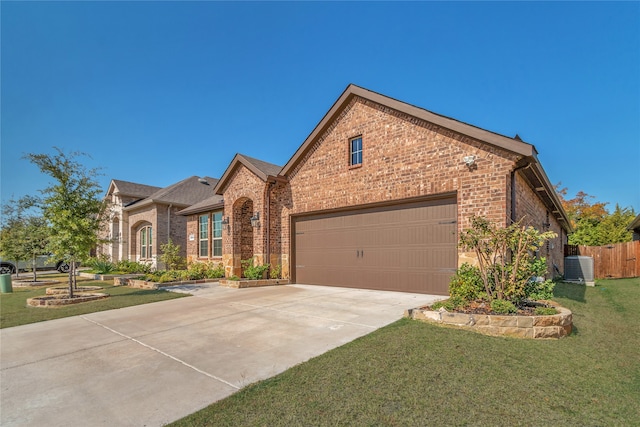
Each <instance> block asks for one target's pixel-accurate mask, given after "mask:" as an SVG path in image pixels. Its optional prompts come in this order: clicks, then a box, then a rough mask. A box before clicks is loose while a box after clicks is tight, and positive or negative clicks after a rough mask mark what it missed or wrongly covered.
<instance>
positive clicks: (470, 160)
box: [462, 154, 477, 168]
mask: <svg viewBox="0 0 640 427" xmlns="http://www.w3.org/2000/svg"><path fill="white" fill-rule="evenodd" d="M476 159H477V157H476V156H474V155H473V154H472V155H470V156H464V157H463V158H462V160H463V161H464V163H465V165H467V167H468V168H471V167H472V166H473V165H474V164H475V163H476Z"/></svg>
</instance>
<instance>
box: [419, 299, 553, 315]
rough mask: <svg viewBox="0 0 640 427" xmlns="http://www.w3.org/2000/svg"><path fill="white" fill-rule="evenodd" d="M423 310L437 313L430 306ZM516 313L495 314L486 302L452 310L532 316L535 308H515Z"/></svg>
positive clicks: (454, 311) (476, 302)
mask: <svg viewBox="0 0 640 427" xmlns="http://www.w3.org/2000/svg"><path fill="white" fill-rule="evenodd" d="M541 305H542V304H541ZM421 308H422V309H424V310H432V311H437V310H434V309H433V308H431V307H430V306H426V307H421ZM517 309H518V311H517V312H515V313H509V314H503V313H496V312H495V311H493V310H491V305H490V304H489V303H487V302H486V301H471V302H470V303H469V304H467V305H466V306H464V307H458V308H456V309H455V310H453V313H465V314H492V315H500V316H534V315H535V310H536V308H535V307H534V306H524V307H517Z"/></svg>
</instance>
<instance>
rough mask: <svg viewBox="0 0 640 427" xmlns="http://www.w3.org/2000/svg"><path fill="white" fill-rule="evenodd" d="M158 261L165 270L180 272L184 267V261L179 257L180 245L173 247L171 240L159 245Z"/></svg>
mask: <svg viewBox="0 0 640 427" xmlns="http://www.w3.org/2000/svg"><path fill="white" fill-rule="evenodd" d="M160 253H161V254H160V256H159V258H160V261H161V262H163V263H164V265H165V267H166V268H167V270H181V269H183V268H184V267H185V266H186V260H185V259H184V257H182V256H181V255H180V245H175V244H174V243H173V242H172V241H171V239H169V241H168V242H167V243H165V244H162V245H160Z"/></svg>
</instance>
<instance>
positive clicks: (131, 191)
mask: <svg viewBox="0 0 640 427" xmlns="http://www.w3.org/2000/svg"><path fill="white" fill-rule="evenodd" d="M160 189H161V187H155V186H153V185H146V184H138V183H135V182H130V181H122V180H120V179H112V180H111V183H110V184H109V189H108V190H107V195H110V194H117V195H119V196H129V197H139V198H145V197H149V196H150V195H151V194H153V193H155V192H156V191H158V190H160Z"/></svg>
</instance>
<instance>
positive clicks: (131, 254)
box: [99, 176, 218, 268]
mask: <svg viewBox="0 0 640 427" xmlns="http://www.w3.org/2000/svg"><path fill="white" fill-rule="evenodd" d="M217 183H218V180H217V179H216V178H210V177H204V178H199V177H197V176H192V177H189V178H187V179H184V180H182V181H180V182H178V183H175V184H173V185H170V186H168V187H166V188H159V187H151V186H146V185H141V184H134V183H130V182H126V181H119V180H113V181H112V182H111V184H110V185H109V190H108V191H107V195H106V197H105V198H106V199H108V200H110V201H111V204H112V212H113V215H112V219H111V221H110V223H109V226H108V229H109V231H110V234H109V238H110V239H111V241H110V243H108V244H105V245H103V246H102V247H101V250H100V251H99V253H105V254H108V255H110V256H111V259H112V261H119V260H122V259H128V260H131V261H139V262H145V263H148V264H150V265H151V266H153V267H154V268H164V266H162V265H159V264H158V250H159V248H160V246H161V245H163V244H165V243H167V242H168V241H169V239H171V241H172V242H173V243H175V244H177V245H180V247H181V252H182V255H183V256H186V254H187V250H186V248H187V237H186V230H187V229H186V218H185V217H184V216H182V215H179V214H178V211H180V210H182V209H185V208H187V207H189V206H192V205H195V204H197V203H200V202H202V201H203V200H205V199H207V198H210V197H212V196H213V195H214V193H213V189H214V187H215V186H216V184H217ZM116 230H117V234H116Z"/></svg>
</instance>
